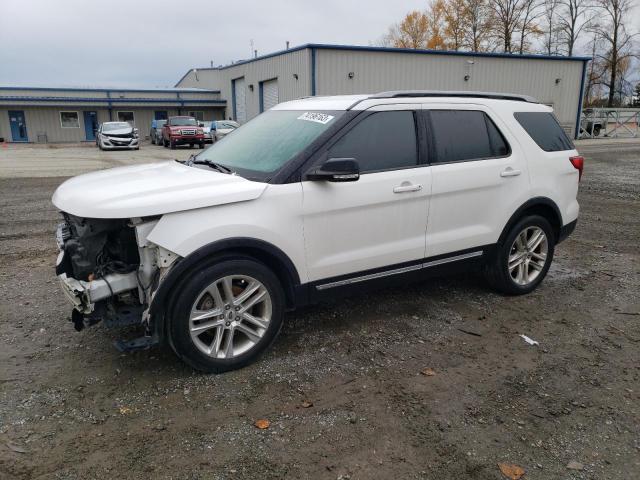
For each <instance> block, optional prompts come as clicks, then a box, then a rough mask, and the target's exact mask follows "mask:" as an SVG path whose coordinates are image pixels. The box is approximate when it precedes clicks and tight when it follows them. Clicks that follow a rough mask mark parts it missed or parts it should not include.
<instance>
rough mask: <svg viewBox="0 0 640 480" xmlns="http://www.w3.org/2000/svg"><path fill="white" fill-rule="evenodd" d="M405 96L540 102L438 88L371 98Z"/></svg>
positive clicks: (513, 96) (522, 96)
mask: <svg viewBox="0 0 640 480" xmlns="http://www.w3.org/2000/svg"><path fill="white" fill-rule="evenodd" d="M403 97H405V98H406V97H464V98H469V97H471V98H494V99H498V100H516V101H519V102H528V103H540V102H538V100H536V99H535V98H533V97H530V96H528V95H519V94H517V93H496V92H473V91H451V92H448V91H438V90H395V91H390V92H380V93H376V94H375V95H371V96H370V97H369V98H370V99H371V98H403Z"/></svg>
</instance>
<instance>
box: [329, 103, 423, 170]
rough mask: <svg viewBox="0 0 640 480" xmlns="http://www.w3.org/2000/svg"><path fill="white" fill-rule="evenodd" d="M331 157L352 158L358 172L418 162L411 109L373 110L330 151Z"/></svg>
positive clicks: (409, 165) (393, 167) (386, 168)
mask: <svg viewBox="0 0 640 480" xmlns="http://www.w3.org/2000/svg"><path fill="white" fill-rule="evenodd" d="M329 157H330V158H355V159H356V160H357V161H358V163H359V164H360V171H361V173H366V172H375V171H379V170H391V169H399V168H405V167H412V166H417V165H418V142H417V138H416V123H415V118H414V114H413V112H409V111H393V112H376V113H373V114H371V115H370V116H368V117H367V118H365V119H364V120H362V121H361V122H360V123H358V124H357V125H356V126H355V127H353V128H352V129H351V130H350V131H349V132H347V134H346V135H345V136H344V137H342V138H341V139H340V140H338V141H337V142H336V143H335V144H334V145H333V147H331V148H330V150H329Z"/></svg>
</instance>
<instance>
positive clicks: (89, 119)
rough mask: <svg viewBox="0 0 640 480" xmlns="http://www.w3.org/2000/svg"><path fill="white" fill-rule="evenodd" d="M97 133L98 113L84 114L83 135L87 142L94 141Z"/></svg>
mask: <svg viewBox="0 0 640 480" xmlns="http://www.w3.org/2000/svg"><path fill="white" fill-rule="evenodd" d="M97 131H98V112H84V133H85V136H86V139H87V140H95V139H96V132H97Z"/></svg>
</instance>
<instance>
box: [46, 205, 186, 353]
mask: <svg viewBox="0 0 640 480" xmlns="http://www.w3.org/2000/svg"><path fill="white" fill-rule="evenodd" d="M63 217H64V222H63V223H61V224H60V225H58V228H57V231H56V240H57V243H58V247H59V249H60V253H59V254H58V259H57V261H56V275H57V276H58V278H59V280H60V283H61V286H62V290H63V291H64V293H65V294H66V296H67V297H68V298H69V300H70V301H71V303H72V305H73V311H72V315H71V320H72V322H73V324H74V327H75V329H76V330H78V331H80V330H82V329H83V328H85V327H87V326H91V325H94V324H96V323H98V322H103V323H104V324H105V325H106V326H108V327H119V326H126V325H142V326H143V327H144V330H145V334H144V336H143V337H141V338H139V339H135V340H132V341H129V342H124V341H119V342H117V343H116V346H117V347H118V348H119V349H120V350H134V349H140V348H147V347H149V346H151V345H154V344H156V343H158V336H157V334H156V333H155V332H154V329H153V328H152V325H151V319H150V315H149V311H150V305H151V302H152V298H153V295H154V292H155V291H156V289H157V288H158V285H159V282H160V279H161V277H162V276H163V273H166V271H167V270H168V269H169V268H170V267H171V265H172V264H173V262H174V261H175V260H176V259H177V258H178V257H177V255H175V254H173V253H172V252H169V251H167V250H165V249H163V248H162V247H159V246H158V245H155V244H153V243H150V242H148V241H147V236H148V234H149V233H150V232H151V230H152V229H153V227H154V226H155V224H156V223H157V220H158V219H157V218H134V219H126V220H125V219H91V218H81V217H76V216H73V215H70V214H67V213H63Z"/></svg>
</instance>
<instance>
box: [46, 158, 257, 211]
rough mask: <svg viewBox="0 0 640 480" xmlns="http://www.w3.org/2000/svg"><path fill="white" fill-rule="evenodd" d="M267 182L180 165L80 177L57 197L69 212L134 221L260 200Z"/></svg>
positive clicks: (139, 167)
mask: <svg viewBox="0 0 640 480" xmlns="http://www.w3.org/2000/svg"><path fill="white" fill-rule="evenodd" d="M266 187H267V185H266V184H265V183H259V182H252V181H249V180H246V179H244V178H242V177H238V176H235V175H227V174H224V173H219V172H217V171H215V170H210V169H208V168H194V167H188V166H186V165H183V164H181V163H178V162H175V161H169V162H162V163H152V164H147V165H134V166H129V167H119V168H113V169H109V170H101V171H99V172H93V173H88V174H86V175H80V176H78V177H74V178H72V179H70V180H67V181H66V182H64V183H63V184H62V185H60V186H59V187H58V189H57V190H56V191H55V193H54V194H53V198H52V201H53V204H54V205H55V206H56V207H57V208H59V209H60V210H62V211H63V212H67V213H70V214H71V215H76V216H78V217H86V218H133V217H146V216H151V215H162V214H165V213H171V212H179V211H183V210H193V209H196V208H202V207H211V206H214V205H222V204H225V203H235V202H243V201H247V200H253V199H255V198H258V197H259V196H260V195H261V194H262V192H263V191H264V190H265V188H266Z"/></svg>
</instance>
